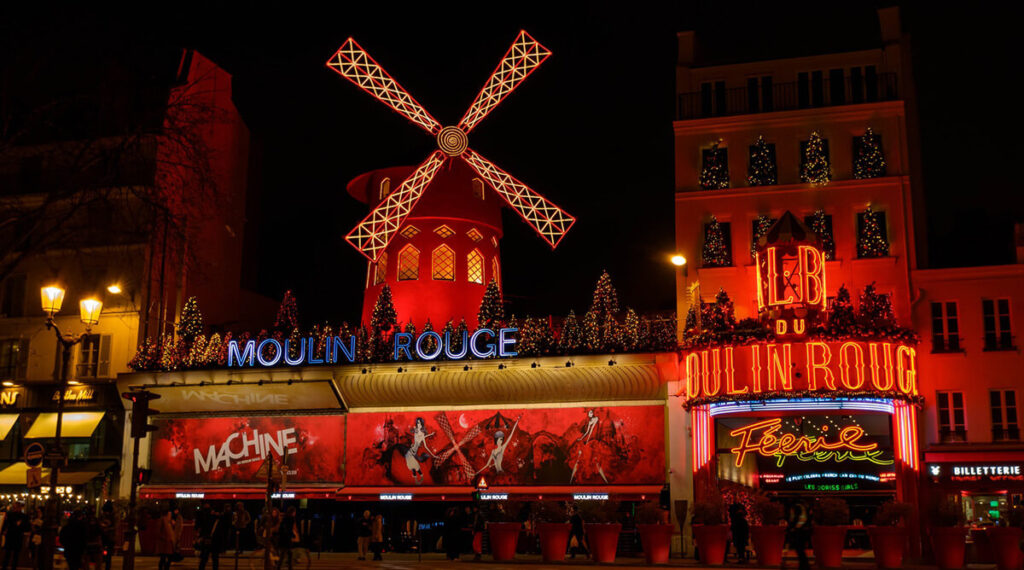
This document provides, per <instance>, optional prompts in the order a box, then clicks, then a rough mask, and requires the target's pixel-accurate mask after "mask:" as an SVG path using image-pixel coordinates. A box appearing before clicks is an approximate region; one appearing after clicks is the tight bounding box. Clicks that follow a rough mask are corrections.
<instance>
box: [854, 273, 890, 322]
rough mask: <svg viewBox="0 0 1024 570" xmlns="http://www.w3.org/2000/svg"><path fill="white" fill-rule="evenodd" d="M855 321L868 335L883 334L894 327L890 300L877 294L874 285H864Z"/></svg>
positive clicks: (886, 296)
mask: <svg viewBox="0 0 1024 570" xmlns="http://www.w3.org/2000/svg"><path fill="white" fill-rule="evenodd" d="M857 321H858V323H859V324H860V326H861V327H862V328H863V330H864V331H865V333H867V334H869V335H871V334H875V333H880V332H885V331H888V330H890V329H892V328H893V327H895V326H896V315H895V314H894V313H893V309H892V300H891V299H890V298H889V296H888V295H884V294H882V293H879V292H878V290H877V289H875V284H874V283H870V284H868V285H866V286H865V287H864V290H863V291H862V292H861V294H860V305H859V306H858V307H857Z"/></svg>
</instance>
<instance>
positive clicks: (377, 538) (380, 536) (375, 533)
mask: <svg viewBox="0 0 1024 570" xmlns="http://www.w3.org/2000/svg"><path fill="white" fill-rule="evenodd" d="M370 550H372V551H373V559H374V560H384V558H383V557H382V556H381V552H384V515H382V514H380V513H377V514H376V515H374V517H373V524H372V525H371V529H370Z"/></svg>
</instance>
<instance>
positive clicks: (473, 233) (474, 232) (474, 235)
mask: <svg viewBox="0 0 1024 570" xmlns="http://www.w3.org/2000/svg"><path fill="white" fill-rule="evenodd" d="M466 235H467V236H469V239H471V240H473V242H478V241H480V240H482V239H484V234H482V233H480V230H478V229H476V228H470V229H469V231H468V232H466Z"/></svg>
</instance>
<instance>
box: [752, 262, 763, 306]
mask: <svg viewBox="0 0 1024 570" xmlns="http://www.w3.org/2000/svg"><path fill="white" fill-rule="evenodd" d="M754 271H756V272H757V310H758V311H763V310H764V279H762V278H761V253H760V252H756V251H755V252H754Z"/></svg>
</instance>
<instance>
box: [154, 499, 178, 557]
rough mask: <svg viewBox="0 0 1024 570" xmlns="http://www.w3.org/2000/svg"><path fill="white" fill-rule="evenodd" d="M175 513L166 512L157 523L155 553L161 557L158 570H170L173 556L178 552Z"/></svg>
mask: <svg viewBox="0 0 1024 570" xmlns="http://www.w3.org/2000/svg"><path fill="white" fill-rule="evenodd" d="M172 516H173V513H172V512H171V511H170V510H166V511H164V512H163V514H162V515H161V516H160V520H158V521H157V523H156V524H157V529H156V548H155V549H154V551H155V552H156V554H157V555H159V556H160V561H159V562H158V563H157V570H170V568H171V556H172V555H173V554H174V553H175V552H176V550H177V548H176V544H177V542H176V538H175V532H174V521H173V519H172Z"/></svg>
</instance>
